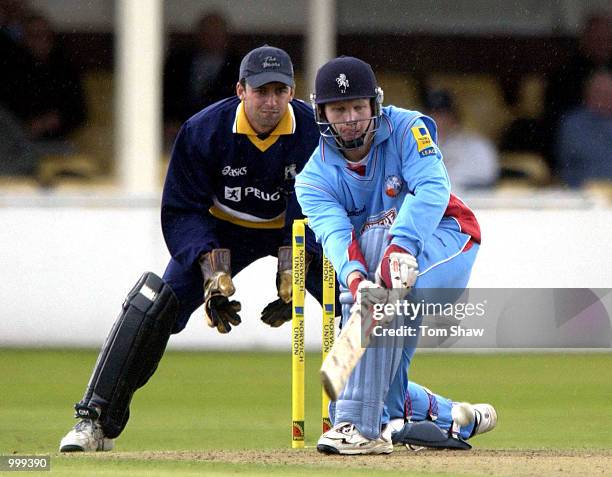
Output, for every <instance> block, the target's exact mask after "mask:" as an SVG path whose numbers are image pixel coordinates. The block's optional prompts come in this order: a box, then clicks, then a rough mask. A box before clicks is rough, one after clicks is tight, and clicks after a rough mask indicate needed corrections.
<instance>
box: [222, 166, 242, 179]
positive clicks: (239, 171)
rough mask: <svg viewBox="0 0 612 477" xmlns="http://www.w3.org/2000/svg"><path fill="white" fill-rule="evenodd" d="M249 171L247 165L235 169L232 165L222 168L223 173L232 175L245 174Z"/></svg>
mask: <svg viewBox="0 0 612 477" xmlns="http://www.w3.org/2000/svg"><path fill="white" fill-rule="evenodd" d="M246 173H247V168H246V166H243V167H236V168H235V169H234V168H232V167H231V166H225V167H224V168H223V169H222V170H221V174H222V175H224V176H230V177H238V176H245V175H246Z"/></svg>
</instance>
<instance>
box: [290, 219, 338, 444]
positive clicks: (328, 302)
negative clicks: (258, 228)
mask: <svg viewBox="0 0 612 477" xmlns="http://www.w3.org/2000/svg"><path fill="white" fill-rule="evenodd" d="M307 224H308V219H301V220H296V221H294V222H293V233H292V238H291V245H292V252H293V254H292V284H293V308H292V315H291V317H292V319H291V323H292V326H291V328H292V329H291V419H292V426H291V447H292V448H294V449H298V448H302V447H304V435H305V432H304V397H305V389H304V387H305V386H304V370H305V359H306V354H305V349H304V347H305V346H304V328H305V326H304V311H305V310H304V297H305V293H306V225H307ZM335 292H336V275H335V271H334V267H333V266H332V264H331V262H330V261H329V260H328V259H327V257H325V256H323V303H322V308H323V323H322V336H321V355H322V359H323V360H325V357H326V356H327V353H329V351H330V350H331V348H332V345H333V344H334V317H335V315H336V313H335V309H334V308H335V302H336V298H335V294H336V293H335ZM321 425H322V430H323V432H326V431H327V430H329V429H330V428H331V422H330V420H329V398H328V397H327V394H326V393H325V391H324V390H323V388H322V387H321Z"/></svg>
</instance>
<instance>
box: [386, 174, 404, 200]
mask: <svg viewBox="0 0 612 477" xmlns="http://www.w3.org/2000/svg"><path fill="white" fill-rule="evenodd" d="M403 185H404V181H402V179H401V178H400V177H398V176H388V177H387V178H386V179H385V194H387V195H388V196H389V197H397V196H398V194H399V193H400V191H401V190H402V186H403Z"/></svg>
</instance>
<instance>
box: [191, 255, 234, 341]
mask: <svg viewBox="0 0 612 477" xmlns="http://www.w3.org/2000/svg"><path fill="white" fill-rule="evenodd" d="M230 264H231V252H230V251H229V250H228V249H226V248H216V249H214V250H212V251H210V252H208V253H206V254H204V255H202V256H201V257H200V268H201V269H202V277H203V278H204V313H205V315H206V321H207V322H208V326H210V327H211V328H217V330H218V331H219V333H229V332H230V331H231V329H232V327H231V325H234V326H236V325H239V324H240V323H241V322H242V320H241V319H240V316H239V315H238V312H239V311H240V308H241V306H240V302H238V301H236V300H232V301H229V300H228V299H227V297H230V296H232V295H233V294H234V293H235V292H236V288H235V287H234V283H233V282H232V271H231V265H230Z"/></svg>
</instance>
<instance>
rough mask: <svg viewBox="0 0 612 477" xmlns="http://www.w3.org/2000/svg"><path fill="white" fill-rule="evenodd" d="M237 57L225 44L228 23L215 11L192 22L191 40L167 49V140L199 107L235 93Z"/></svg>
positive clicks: (172, 136) (165, 112)
mask: <svg viewBox="0 0 612 477" xmlns="http://www.w3.org/2000/svg"><path fill="white" fill-rule="evenodd" d="M239 67H240V57H238V56H236V55H235V54H234V53H233V52H232V51H231V50H230V47H229V27H228V22H227V21H226V19H225V18H224V17H223V16H222V15H221V14H219V13H216V12H213V13H207V14H205V15H204V16H202V17H201V18H200V19H199V20H198V22H197V23H196V27H195V32H194V38H193V44H192V45H191V46H190V47H189V48H187V49H185V50H178V51H176V52H171V53H170V55H169V56H168V59H167V61H166V66H165V68H164V121H165V130H166V134H165V136H166V141H167V143H171V142H172V141H173V140H174V137H175V136H176V133H177V132H178V129H179V127H180V125H181V124H182V123H183V122H184V121H186V120H187V119H188V118H189V117H191V116H192V115H194V114H195V113H197V112H198V111H200V110H201V109H202V108H204V107H206V106H208V105H210V104H212V103H214V102H216V101H219V100H221V99H223V98H226V97H228V96H233V95H234V94H235V88H236V81H235V78H236V77H237V75H238V69H239Z"/></svg>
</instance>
